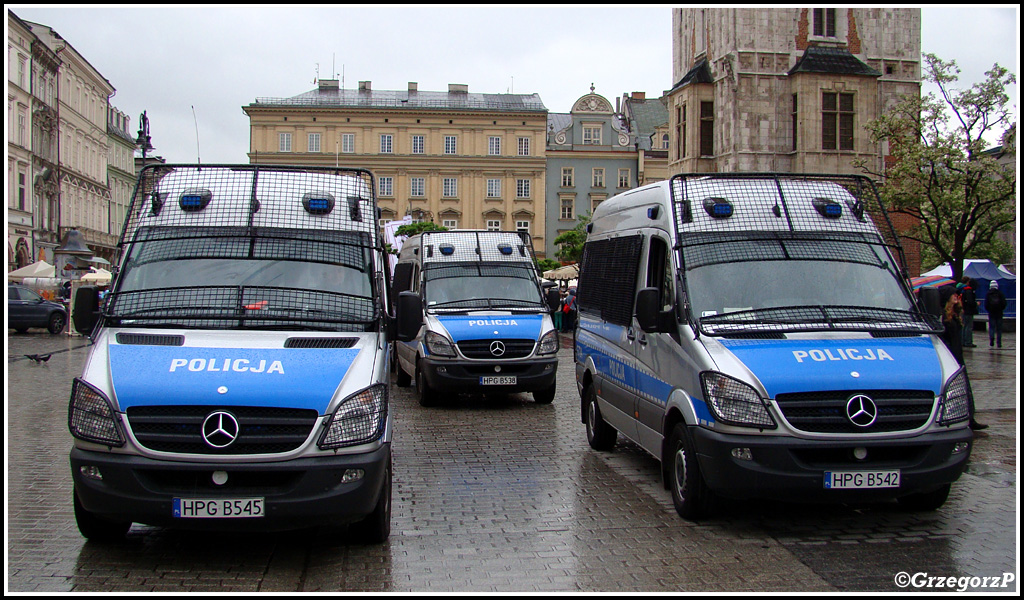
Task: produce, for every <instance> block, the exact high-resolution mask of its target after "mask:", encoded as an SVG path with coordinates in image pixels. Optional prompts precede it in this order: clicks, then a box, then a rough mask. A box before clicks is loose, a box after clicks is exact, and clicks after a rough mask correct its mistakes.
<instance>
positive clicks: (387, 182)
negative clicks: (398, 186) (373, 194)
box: [377, 177, 395, 196]
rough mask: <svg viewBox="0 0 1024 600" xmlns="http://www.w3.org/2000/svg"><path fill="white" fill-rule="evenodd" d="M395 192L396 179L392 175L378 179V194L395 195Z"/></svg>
mask: <svg viewBox="0 0 1024 600" xmlns="http://www.w3.org/2000/svg"><path fill="white" fill-rule="evenodd" d="M394 192H395V180H394V178H392V177H381V178H380V179H378V180H377V195H378V196H393V195H394Z"/></svg>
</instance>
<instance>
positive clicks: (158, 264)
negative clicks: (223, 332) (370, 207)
mask: <svg viewBox="0 0 1024 600" xmlns="http://www.w3.org/2000/svg"><path fill="white" fill-rule="evenodd" d="M204 233H205V235H202V236H200V235H195V232H191V234H187V233H185V232H182V233H181V234H180V235H176V234H175V233H174V232H173V231H171V230H168V229H166V228H164V229H160V230H157V229H149V230H147V229H142V230H140V232H139V234H138V235H137V236H136V239H135V241H134V243H133V244H132V246H131V247H130V252H129V255H128V257H127V259H126V260H125V262H124V266H123V268H122V270H121V273H120V275H119V276H118V281H117V287H116V290H115V293H114V294H113V295H112V298H111V301H110V303H109V306H108V312H107V314H108V316H110V317H113V318H116V319H121V321H122V324H133V325H151V326H164V327H203V328H259V329H275V328H279V329H280V328H283V329H293V328H300V329H317V330H327V331H350V330H353V329H355V330H361V329H362V328H363V326H365V325H367V324H369V323H371V322H372V321H373V320H374V318H375V312H374V308H375V304H374V302H373V280H372V274H373V262H372V253H371V250H370V248H369V247H368V246H367V245H366V244H365V243H362V242H361V240H360V239H359V238H360V235H359V234H354V233H352V232H302V231H295V230H293V231H288V232H282V231H280V230H270V229H262V230H261V229H256V230H254V231H253V232H249V233H247V232H245V230H244V228H243V229H238V230H236V229H235V228H219V229H216V230H213V229H212V228H209V230H208V231H206V232H204ZM147 238H148V239H147ZM353 326H354V327H353Z"/></svg>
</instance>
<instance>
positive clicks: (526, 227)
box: [242, 80, 547, 257]
mask: <svg viewBox="0 0 1024 600" xmlns="http://www.w3.org/2000/svg"><path fill="white" fill-rule="evenodd" d="M418 88H419V86H418V85H417V84H416V83H409V85H408V87H407V89H405V90H398V91H395V90H374V89H373V87H372V82H369V81H363V82H360V83H359V87H358V89H342V88H341V87H340V86H339V82H338V81H337V80H320V81H319V82H318V86H317V88H316V89H314V90H312V91H310V92H306V93H304V94H301V95H299V96H294V97H291V98H258V99H257V100H256V101H255V102H254V103H252V104H249V105H248V106H243V107H242V110H243V111H244V112H245V113H246V115H248V116H249V123H250V148H249V161H250V162H251V163H254V164H260V163H262V164H291V165H311V166H314V165H319V166H343V167H359V168H365V169H368V170H370V171H371V172H372V173H373V175H374V181H375V184H376V186H377V190H376V191H377V198H378V203H379V205H380V207H381V222H382V223H386V222H388V221H391V220H400V219H403V218H404V217H406V216H407V215H408V216H411V217H412V218H413V220H415V221H433V222H435V223H437V224H439V225H444V226H446V227H448V228H450V229H497V230H505V231H509V230H520V231H527V232H529V234H530V235H531V237H532V238H533V246H534V249H535V251H536V252H537V254H538V257H543V255H544V247H545V222H544V190H545V169H546V165H545V131H546V124H547V109H546V108H545V107H544V104H543V103H542V102H541V100H540V97H539V96H538V95H537V94H529V95H524V94H480V93H470V92H469V89H468V86H466V85H462V84H451V85H449V86H448V91H447V92H431V91H420V90H419V89H418Z"/></svg>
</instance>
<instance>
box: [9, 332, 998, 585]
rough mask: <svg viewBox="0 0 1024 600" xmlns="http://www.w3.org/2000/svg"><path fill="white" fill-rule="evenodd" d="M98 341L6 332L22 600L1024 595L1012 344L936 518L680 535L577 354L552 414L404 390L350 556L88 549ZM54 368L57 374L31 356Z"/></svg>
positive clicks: (337, 549)
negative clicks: (76, 594)
mask: <svg viewBox="0 0 1024 600" xmlns="http://www.w3.org/2000/svg"><path fill="white" fill-rule="evenodd" d="M975 337H976V339H979V337H980V336H978V335H977V334H976V336H975ZM984 341H985V342H987V339H984ZM86 343H87V340H84V339H83V338H80V337H74V338H71V337H66V336H56V337H54V336H49V335H48V334H33V333H30V334H26V335H16V334H13V333H11V334H9V335H8V384H7V386H8V387H7V392H8V394H7V411H6V415H7V451H8V477H7V490H8V496H7V523H8V539H7V550H8V555H7V586H8V587H7V589H8V591H11V592H43V591H54V592H60V591H92V592H100V591H121V592H123V591H135V592H142V591H159V592H185V591H192V592H255V591H284V592H290V591H312V592H317V591H319V592H331V591H385V592H386V591H391V592H536V591H551V592H559V591H564V592H576V591H609V592H618V591H622V592H625V591H645V592H659V591H660V592H672V591H731V592H741V591H757V592H764V591H880V592H888V591H901V590H904V591H918V592H928V591H931V592H935V591H940V592H945V591H953V590H950V589H948V588H939V589H936V588H935V587H934V586H933V587H931V588H927V587H925V588H918V587H915V586H914V585H913V584H911V585H909V586H906V587H899V586H898V585H897V578H898V574H899V573H901V572H905V573H907V574H908V575H915V574H918V578H917V581H923V580H922V579H921V577H920V575H919V574H921V573H926V574H927V575H928V576H933V577H939V576H941V577H943V578H945V577H964V578H966V579H964V580H963V581H965V582H966V583H968V584H969V583H970V582H971V580H970V578H971V577H974V578H976V581H975V584H976V586H975V587H972V588H971V589H974V590H976V591H981V590H985V591H1001V592H1008V591H1016V590H1017V589H1018V586H1017V583H1016V581H1014V582H1012V583H1009V586H1008V587H1006V588H1000V587H992V586H988V587H982V586H981V585H980V584H982V583H986V582H984V581H983V580H982V579H981V578H984V577H991V578H996V577H998V578H1000V579H999V581H1000V582H1001V581H1002V577H1003V575H1004V573H1011V574H1014V576H1015V568H1016V564H1017V555H1016V552H1017V546H1016V542H1017V537H1018V533H1017V529H1016V528H1017V513H1016V500H1017V487H1016V476H1015V470H1016V447H1017V438H1016V428H1017V421H1016V404H1017V399H1016V376H1015V367H1016V350H1015V345H1014V344H1013V336H1012V335H1011V336H1009V343H1008V341H1007V338H1006V337H1004V348H1003V350H1002V351H1001V352H999V353H996V352H995V351H992V352H989V349H988V348H987V347H985V348H981V347H979V348H976V349H973V350H972V351H971V352H969V353H968V360H969V361H970V362H969V368H970V369H971V373H972V381H973V382H974V387H975V393H976V396H977V397H978V408H979V411H980V412H979V420H982V421H984V422H987V423H989V424H990V425H991V426H992V427H991V428H990V429H989V430H987V431H986V432H984V433H982V434H980V435H979V436H978V437H977V439H976V444H975V450H974V454H973V455H972V464H971V466H970V467H969V469H968V474H966V475H965V476H964V477H962V478H961V480H960V481H959V482H958V483H957V484H954V487H953V492H952V494H951V497H950V500H949V501H948V502H947V504H946V505H945V506H944V507H943V508H942V509H940V510H939V511H936V512H932V513H908V512H904V511H902V510H900V509H899V508H897V507H896V506H895V504H891V505H889V504H887V505H872V506H805V505H798V504H782V503H765V502H744V503H723V504H722V506H721V511H720V513H719V514H718V515H717V516H716V517H714V518H712V519H709V520H706V521H703V522H701V523H699V524H694V523H690V522H687V521H683V520H682V519H680V518H679V517H678V516H676V514H675V511H674V510H673V509H672V506H671V500H670V498H669V495H668V492H667V491H666V490H664V489H663V488H662V487H661V479H660V475H659V466H658V463H657V462H656V461H655V460H654V459H652V458H650V457H649V456H647V455H646V454H644V453H643V452H642V451H640V450H639V449H638V448H637V447H636V446H633V445H632V444H629V443H626V442H622V441H621V438H620V443H619V444H618V446H617V447H616V449H615V450H614V451H613V452H610V453H599V452H595V451H593V450H591V449H590V448H589V446H588V445H587V443H586V440H585V436H584V429H583V425H582V424H581V423H580V421H579V397H578V395H577V393H576V389H575V384H574V380H573V371H572V368H571V360H572V354H571V351H570V350H568V349H563V350H562V352H561V354H560V368H559V394H558V396H557V397H556V399H555V401H554V403H553V404H551V405H546V406H545V405H538V404H535V403H533V401H532V398H531V397H530V396H529V395H526V394H522V395H511V396H506V397H495V398H484V397H472V396H461V397H455V398H452V399H450V402H448V403H447V404H444V405H442V406H439V407H436V408H429V409H427V408H422V407H420V406H419V404H418V402H417V400H416V397H415V388H397V387H395V388H393V391H394V397H393V404H392V411H393V415H394V422H395V429H394V446H393V449H394V455H395V458H394V460H395V481H394V484H395V485H394V516H393V520H392V534H391V538H390V540H389V541H388V542H387V543H386V544H383V545H380V546H363V545H356V544H352V543H350V542H349V540H348V539H347V536H346V533H345V531H344V530H335V531H322V530H314V531H304V532H294V533H289V534H275V535H262V534H251V535H217V534H197V533H188V532H180V531H174V530H166V529H160V528H152V527H144V526H139V525H136V526H134V527H133V528H132V530H131V532H130V533H129V535H128V537H127V539H126V540H125V541H124V542H123V543H119V544H99V543H95V542H88V543H87V542H85V540H84V539H83V538H82V537H81V536H80V535H79V533H78V531H77V528H76V526H75V523H74V516H73V514H72V508H71V478H70V474H69V471H68V469H69V467H68V460H67V456H68V450H69V449H70V447H71V438H70V436H69V434H68V433H67V398H68V394H69V392H70V386H71V379H72V378H73V377H75V376H77V375H79V374H80V373H81V367H82V362H83V360H84V358H85V352H86V348H85V344H86ZM44 352H53V355H52V357H51V358H50V360H49V361H48V362H46V363H40V364H37V363H35V362H33V361H31V360H28V359H26V358H24V356H23V355H24V354H33V353H44ZM989 583H990V582H989Z"/></svg>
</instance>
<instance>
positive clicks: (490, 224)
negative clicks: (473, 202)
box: [487, 219, 501, 231]
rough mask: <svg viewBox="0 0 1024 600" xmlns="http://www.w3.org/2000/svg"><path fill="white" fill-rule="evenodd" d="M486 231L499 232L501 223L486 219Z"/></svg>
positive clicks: (496, 220)
mask: <svg viewBox="0 0 1024 600" xmlns="http://www.w3.org/2000/svg"><path fill="white" fill-rule="evenodd" d="M487 231H501V221H500V220H498V219H487Z"/></svg>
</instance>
